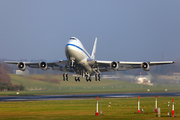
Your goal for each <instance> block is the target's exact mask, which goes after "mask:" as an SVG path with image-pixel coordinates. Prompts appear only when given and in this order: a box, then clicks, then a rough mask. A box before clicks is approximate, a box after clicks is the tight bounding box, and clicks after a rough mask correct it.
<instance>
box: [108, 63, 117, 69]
mask: <svg viewBox="0 0 180 120" xmlns="http://www.w3.org/2000/svg"><path fill="white" fill-rule="evenodd" d="M110 67H112V68H113V69H114V70H118V68H119V65H118V63H117V62H112V63H111V65H110Z"/></svg>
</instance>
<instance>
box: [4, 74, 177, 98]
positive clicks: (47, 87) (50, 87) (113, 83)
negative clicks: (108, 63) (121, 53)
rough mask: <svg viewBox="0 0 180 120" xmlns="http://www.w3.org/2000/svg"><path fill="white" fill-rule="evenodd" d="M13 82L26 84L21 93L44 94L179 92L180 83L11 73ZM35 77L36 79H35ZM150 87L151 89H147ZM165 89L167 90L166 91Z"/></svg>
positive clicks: (7, 93) (9, 93) (9, 92)
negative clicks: (52, 80)
mask: <svg viewBox="0 0 180 120" xmlns="http://www.w3.org/2000/svg"><path fill="white" fill-rule="evenodd" d="M10 77H11V79H12V80H11V81H12V84H18V85H23V86H25V90H24V91H20V94H19V95H39V94H41V95H43V94H76V93H78V94H79V93H132V92H179V91H180V89H179V86H180V85H179V84H174V83H173V84H163V83H157V84H155V85H153V86H149V85H142V84H136V83H130V82H126V81H117V80H108V79H102V80H101V81H95V80H94V78H92V82H86V80H85V78H81V82H75V81H74V77H73V76H69V81H62V75H31V76H28V77H23V76H19V75H15V74H11V75H10ZM34 78H35V79H34ZM37 79H56V80H59V81H60V82H59V84H57V83H49V82H45V81H40V80H37ZM148 89H149V91H147V90H148ZM165 89H166V90H167V91H165ZM0 95H16V92H15V91H12V92H11V91H3V92H0Z"/></svg>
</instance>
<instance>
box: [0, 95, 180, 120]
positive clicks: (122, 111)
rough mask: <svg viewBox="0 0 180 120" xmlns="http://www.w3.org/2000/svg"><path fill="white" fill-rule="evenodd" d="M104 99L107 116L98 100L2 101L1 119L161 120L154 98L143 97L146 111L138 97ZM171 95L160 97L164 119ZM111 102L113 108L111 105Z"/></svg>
mask: <svg viewBox="0 0 180 120" xmlns="http://www.w3.org/2000/svg"><path fill="white" fill-rule="evenodd" d="M101 100H102V112H103V116H95V110H96V99H87V100H61V101H26V102H1V103H0V116H1V117H0V119H10V120H17V119H18V120H21V119H22V120H24V119H28V120H39V119H43V120H49V119H50V120H59V119H61V120H69V119H71V120H90V119H158V118H157V117H156V115H157V113H154V112H153V108H154V97H147V98H146V97H145V98H140V102H141V108H143V109H144V110H145V113H140V114H138V113H137V98H118V99H99V110H100V101H101ZM168 101H170V102H171V101H172V98H171V97H158V107H160V108H161V116H162V117H161V118H160V119H172V118H169V117H167V112H168V111H169V108H168V107H167V102H168ZM174 101H175V113H176V114H177V117H176V118H173V119H180V115H179V112H180V97H175V98H174ZM109 102H111V107H108V104H109Z"/></svg>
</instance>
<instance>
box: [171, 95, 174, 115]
mask: <svg viewBox="0 0 180 120" xmlns="http://www.w3.org/2000/svg"><path fill="white" fill-rule="evenodd" d="M171 113H172V117H174V98H173V99H172V111H171Z"/></svg>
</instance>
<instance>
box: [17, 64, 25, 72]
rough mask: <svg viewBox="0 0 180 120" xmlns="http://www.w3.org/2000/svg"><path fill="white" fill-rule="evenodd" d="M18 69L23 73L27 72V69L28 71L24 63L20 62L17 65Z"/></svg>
mask: <svg viewBox="0 0 180 120" xmlns="http://www.w3.org/2000/svg"><path fill="white" fill-rule="evenodd" d="M17 67H18V68H19V70H21V71H25V69H26V65H25V64H24V63H23V62H19V63H18V64H17Z"/></svg>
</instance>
